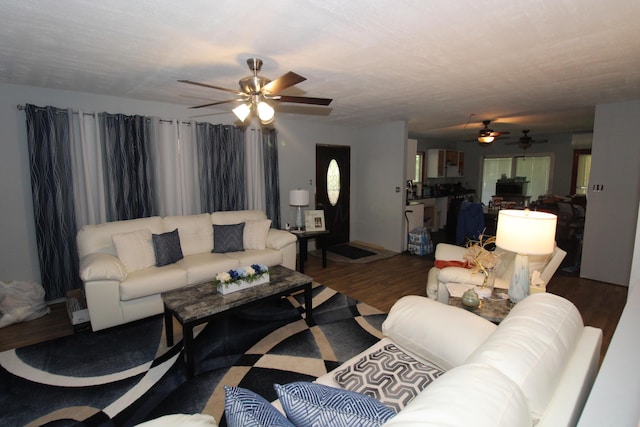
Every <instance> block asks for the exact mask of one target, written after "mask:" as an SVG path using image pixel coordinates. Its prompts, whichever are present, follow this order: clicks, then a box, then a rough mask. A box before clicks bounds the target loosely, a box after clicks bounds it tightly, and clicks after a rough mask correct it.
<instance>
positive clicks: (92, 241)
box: [76, 216, 166, 258]
mask: <svg viewBox="0 0 640 427" xmlns="http://www.w3.org/2000/svg"><path fill="white" fill-rule="evenodd" d="M143 228H148V229H149V230H151V233H162V232H164V231H166V230H165V229H163V228H162V218H161V217H159V216H152V217H148V218H136V219H127V220H124V221H112V222H105V223H102V224H90V225H85V226H83V227H82V228H81V229H80V231H78V235H77V236H76V242H77V244H78V256H79V257H80V258H82V257H84V256H86V255H88V254H91V253H95V252H104V253H107V254H111V255H117V253H116V248H115V247H114V245H113V235H114V234H118V233H127V232H129V231H136V230H142V229H143Z"/></svg>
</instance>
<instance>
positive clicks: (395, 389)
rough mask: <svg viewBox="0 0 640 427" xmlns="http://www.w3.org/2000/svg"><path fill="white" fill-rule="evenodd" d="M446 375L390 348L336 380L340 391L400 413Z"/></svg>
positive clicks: (338, 375) (360, 360)
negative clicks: (426, 388) (372, 401)
mask: <svg viewBox="0 0 640 427" xmlns="http://www.w3.org/2000/svg"><path fill="white" fill-rule="evenodd" d="M443 373H444V371H443V370H442V369H440V368H438V367H437V366H435V365H431V364H425V363H422V362H419V361H417V360H416V359H414V358H413V357H411V356H409V355H408V354H406V353H405V352H404V351H402V350H400V349H399V348H398V347H397V346H396V345H395V344H387V345H385V346H384V347H382V348H381V349H379V350H376V351H374V352H373V353H370V354H367V355H365V356H363V357H362V358H361V359H359V360H358V361H356V362H355V363H353V364H352V365H350V366H348V367H346V368H345V369H343V370H340V371H338V372H336V373H335V374H334V379H335V381H336V382H337V383H338V384H340V387H342V388H344V389H346V390H351V391H355V392H358V393H362V394H366V395H367V396H371V397H372V398H374V399H376V400H379V401H380V402H382V403H384V404H385V405H387V406H388V407H390V408H393V410H395V411H396V412H399V411H400V410H401V409H402V408H404V407H405V406H406V405H407V404H408V403H409V402H410V401H411V400H413V398H415V397H416V396H417V395H418V393H420V392H421V391H422V390H424V388H425V387H427V386H428V385H429V384H431V383H432V382H433V381H434V380H435V379H436V378H437V377H439V376H440V375H442V374H443Z"/></svg>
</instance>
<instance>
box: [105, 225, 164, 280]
mask: <svg viewBox="0 0 640 427" xmlns="http://www.w3.org/2000/svg"><path fill="white" fill-rule="evenodd" d="M111 238H112V239H113V245H114V246H115V248H116V253H117V255H118V258H119V259H120V261H122V264H124V268H125V269H126V270H127V272H132V271H138V270H142V269H144V268H147V267H151V266H152V265H155V263H156V257H155V254H154V252H153V243H152V242H151V230H149V229H148V228H143V229H140V230H135V231H128V232H125V233H116V234H114V235H113V236H111Z"/></svg>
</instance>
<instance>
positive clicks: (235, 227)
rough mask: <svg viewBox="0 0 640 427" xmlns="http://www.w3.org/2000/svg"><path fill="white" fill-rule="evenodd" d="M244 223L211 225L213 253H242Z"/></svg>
mask: <svg viewBox="0 0 640 427" xmlns="http://www.w3.org/2000/svg"><path fill="white" fill-rule="evenodd" d="M243 234H244V222H241V223H239V224H228V225H218V224H213V252H214V253H227V252H238V251H244V246H243V241H242V239H243Z"/></svg>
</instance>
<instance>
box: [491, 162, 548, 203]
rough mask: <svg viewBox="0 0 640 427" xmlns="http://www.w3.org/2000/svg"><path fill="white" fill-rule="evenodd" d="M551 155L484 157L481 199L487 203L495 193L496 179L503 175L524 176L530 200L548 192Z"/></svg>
mask: <svg viewBox="0 0 640 427" xmlns="http://www.w3.org/2000/svg"><path fill="white" fill-rule="evenodd" d="M552 160H553V159H552V156H551V155H548V154H547V155H544V154H543V155H529V156H526V157H525V156H516V157H486V158H485V159H484V161H483V164H482V196H481V201H482V203H484V204H485V205H488V204H489V202H490V201H491V196H493V195H495V191H496V181H497V180H498V179H500V178H501V177H502V175H505V176H506V177H507V178H514V177H516V176H524V177H526V179H527V181H528V184H527V194H526V195H527V196H531V199H530V200H531V201H533V200H537V199H538V196H541V195H546V194H549V191H550V189H551V171H552V169H553V163H552Z"/></svg>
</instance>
